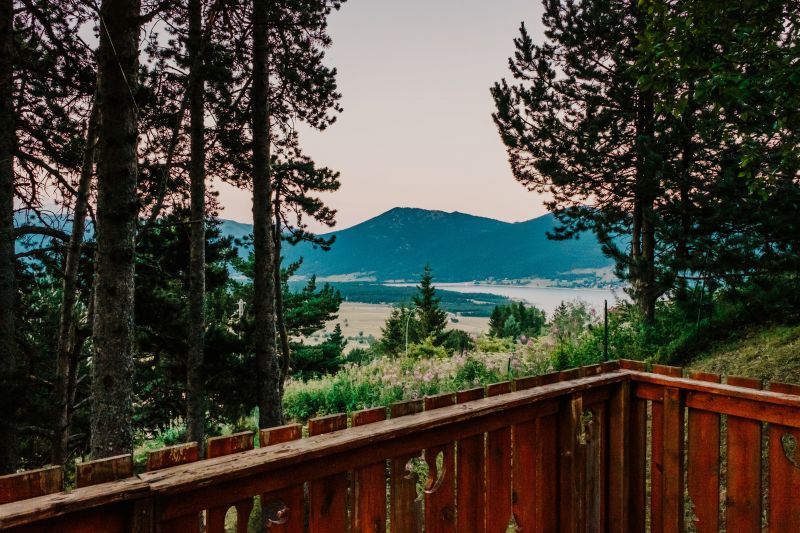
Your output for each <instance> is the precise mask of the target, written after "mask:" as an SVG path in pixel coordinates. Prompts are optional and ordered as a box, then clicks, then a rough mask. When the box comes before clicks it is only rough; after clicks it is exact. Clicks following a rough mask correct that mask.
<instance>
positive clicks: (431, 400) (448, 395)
mask: <svg viewBox="0 0 800 533" xmlns="http://www.w3.org/2000/svg"><path fill="white" fill-rule="evenodd" d="M424 401H425V410H426V411H430V410H431V409H439V408H442V407H449V406H451V405H455V404H456V395H455V394H454V393H452V392H445V393H444V394H437V395H436V396H426V397H425V400H424Z"/></svg>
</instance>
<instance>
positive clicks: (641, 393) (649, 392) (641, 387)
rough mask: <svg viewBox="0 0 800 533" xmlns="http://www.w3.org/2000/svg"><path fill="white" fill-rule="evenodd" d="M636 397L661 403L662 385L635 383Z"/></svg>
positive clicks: (662, 395)
mask: <svg viewBox="0 0 800 533" xmlns="http://www.w3.org/2000/svg"><path fill="white" fill-rule="evenodd" d="M636 397H637V398H641V399H642V400H650V401H653V402H659V403H661V402H662V401H663V400H664V387H662V386H661V385H653V384H652V383H637V384H636Z"/></svg>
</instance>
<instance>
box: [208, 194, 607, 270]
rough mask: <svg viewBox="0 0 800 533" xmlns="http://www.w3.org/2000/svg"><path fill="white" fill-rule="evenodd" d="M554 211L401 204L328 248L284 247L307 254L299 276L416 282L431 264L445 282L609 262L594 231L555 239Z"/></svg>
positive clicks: (236, 232) (240, 232)
mask: <svg viewBox="0 0 800 533" xmlns="http://www.w3.org/2000/svg"><path fill="white" fill-rule="evenodd" d="M555 225H556V220H555V217H554V216H553V215H551V214H547V215H544V216H540V217H537V218H534V219H532V220H528V221H525V222H516V223H509V222H503V221H500V220H494V219H491V218H485V217H479V216H474V215H469V214H465V213H460V212H457V211H456V212H452V213H447V212H444V211H433V210H426V209H418V208H409V207H396V208H394V209H391V210H389V211H386V212H385V213H383V214H380V215H378V216H376V217H374V218H371V219H369V220H366V221H364V222H362V223H360V224H357V225H355V226H353V227H350V228H347V229H343V230H339V231H335V232H332V233H329V234H327V235H324V237H330V236H335V237H336V240H335V242H334V244H333V246H332V247H331V249H330V250H329V251H327V252H326V251H324V250H322V249H320V248H314V247H313V246H311V245H309V244H307V243H301V244H299V245H297V246H286V247H284V249H283V253H284V256H285V257H286V259H287V260H288V261H294V260H297V259H299V258H300V257H302V258H303V265H302V266H301V267H300V270H299V272H298V274H300V275H312V274H316V275H317V276H347V275H351V276H352V277H354V278H361V279H374V280H376V281H389V280H403V281H409V280H416V279H417V277H418V275H419V272H420V271H421V270H422V267H423V266H424V265H425V264H426V263H430V265H431V267H432V268H433V271H434V272H435V275H436V279H437V280H438V281H443V282H447V281H450V282H456V281H472V280H485V279H491V278H494V279H524V278H547V279H561V278H570V277H572V276H573V274H571V272H573V271H575V270H579V269H580V270H584V269H587V270H592V269H603V268H607V267H609V266H610V265H611V261H610V260H609V259H608V258H607V257H605V256H604V255H603V253H602V251H601V249H600V245H599V244H598V243H597V239H596V238H595V237H594V235H592V234H588V233H587V234H584V235H583V236H582V238H580V239H576V240H568V241H553V240H550V239H548V238H547V232H550V231H552V230H553V228H554V227H555ZM222 231H223V233H224V234H226V235H231V236H234V237H243V236H245V235H247V234H248V233H249V231H250V226H249V225H247V224H242V223H239V222H233V221H230V220H224V221H223V222H222Z"/></svg>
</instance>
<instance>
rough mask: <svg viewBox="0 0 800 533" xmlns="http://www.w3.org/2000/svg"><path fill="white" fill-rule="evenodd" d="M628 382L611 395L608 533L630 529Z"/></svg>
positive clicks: (617, 387) (629, 409)
mask: <svg viewBox="0 0 800 533" xmlns="http://www.w3.org/2000/svg"><path fill="white" fill-rule="evenodd" d="M630 391H631V387H630V382H624V383H620V384H619V385H617V386H616V387H614V390H613V392H612V394H611V400H610V405H609V423H608V530H609V531H610V532H616V533H624V532H625V531H628V527H629V514H628V506H629V500H628V499H629V498H630V489H629V487H630V485H629V483H630V469H631V463H630V459H629V453H628V451H629V442H630V441H632V440H633V439H629V435H630V430H631V410H632V408H633V406H632V404H631V394H630Z"/></svg>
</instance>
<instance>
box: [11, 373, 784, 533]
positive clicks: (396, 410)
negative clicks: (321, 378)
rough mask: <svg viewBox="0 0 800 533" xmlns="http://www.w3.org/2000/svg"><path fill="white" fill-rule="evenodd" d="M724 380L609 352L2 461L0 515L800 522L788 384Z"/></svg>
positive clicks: (216, 520) (234, 522)
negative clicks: (143, 449) (106, 449)
mask: <svg viewBox="0 0 800 533" xmlns="http://www.w3.org/2000/svg"><path fill="white" fill-rule="evenodd" d="M721 381H722V380H721V379H720V378H719V376H714V375H709V374H693V375H690V376H688V377H683V376H682V371H681V369H679V368H674V367H660V366H654V367H653V368H652V369H651V371H649V372H648V371H645V367H644V365H642V364H641V363H637V362H632V361H621V362H619V363H607V364H604V365H595V366H592V367H585V368H581V369H575V370H570V371H566V372H560V373H552V374H547V375H544V376H537V377H532V378H522V379H518V380H515V381H514V382H506V383H499V384H495V385H491V386H489V387H488V388H487V389H485V390H484V389H483V388H479V389H474V390H468V391H462V392H459V393H457V394H445V395H440V396H434V397H428V398H424V399H421V400H414V401H409V402H402V403H398V404H394V405H392V406H391V407H390V408H389V409H388V410H386V409H383V408H377V409H368V410H365V411H360V412H357V413H353V415H352V416H351V417H350V418H349V419H348V417H346V416H345V415H332V416H327V417H322V418H317V419H313V420H310V421H309V423H308V427H307V431H306V432H305V433H306V434H307V436H306V437H302V434H303V431H302V429H303V428H301V426H299V425H289V426H284V427H281V428H273V429H270V430H263V431H262V432H261V434H260V435H259V438H260V442H261V447H260V448H257V449H253V440H254V435H253V434H252V433H243V434H238V435H233V436H229V437H219V438H214V439H209V441H208V443H207V450H208V458H207V459H205V460H203V461H198V460H197V448H196V446H194V445H193V444H189V445H182V446H178V447H173V448H167V449H164V450H158V451H156V452H152V453H151V454H150V456H149V458H148V472H146V473H144V474H140V475H138V476H132V475H131V474H132V463H131V460H130V456H122V457H117V458H111V459H105V460H101V461H95V462H90V463H83V464H81V465H79V467H78V470H77V472H76V476H77V478H76V479H77V486H78V487H79V488H76V489H75V490H73V491H71V492H69V493H64V492H57V491H58V490H60V486H61V477H62V476H61V471H60V469H58V468H50V469H44V470H41V471H34V472H26V473H23V474H16V475H14V476H6V477H3V478H0V504H2V505H0V529H9V530H11V531H48V532H49V531H148V532H149V531H170V532H172V531H175V532H184V531H186V532H189V531H191V532H197V531H200V530H201V529H204V530H205V531H208V532H210V533H215V532H219V531H225V530H226V527H227V528H228V530H238V531H246V530H247V527H248V522H250V523H251V525H252V524H255V523H256V522H257V521H256V520H255V519H254V518H251V515H255V514H257V513H253V509H254V508H256V506H260V507H261V508H262V509H263V511H264V513H263V514H264V516H265V521H266V528H267V530H268V531H272V532H302V531H313V532H328V531H331V532H337V533H340V532H347V531H351V532H354V533H355V532H383V531H392V532H406V531H420V530H421V529H422V528H423V527H424V530H425V531H426V532H427V533H437V532H456V531H458V532H471V531H479V532H483V531H488V532H504V531H508V530H512V531H513V529H512V528H514V527H516V528H517V530H519V531H566V532H578V531H581V532H584V531H618V532H623V531H632V532H640V531H653V532H677V531H684V530H685V529H686V528H687V527H689V526H691V528H692V530H693V531H699V532H710V531H719V530H721V529H726V530H727V531H729V532H737V533H738V532H745V533H746V532H750V531H753V532H755V531H761V530H762V528H764V527H767V528H768V529H769V530H771V531H778V532H786V531H800V504H798V503H797V502H796V501H795V495H796V494H798V493H799V489H800V456H798V455H796V453H797V452H796V448H797V439H798V437H799V436H800V435H798V432H800V387H797V386H792V385H781V384H771V385H770V386H769V390H762V388H761V383H759V382H757V381H754V380H749V379H745V378H733V377H729V378H728V379H727V380H726V382H725V383H722V382H721ZM420 475H421V476H422V477H423V479H417V477H418V476H420ZM231 508H234V509H235V510H236V519H233V518H232V516H231V511H230V509H231ZM226 517H227V520H226Z"/></svg>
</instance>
